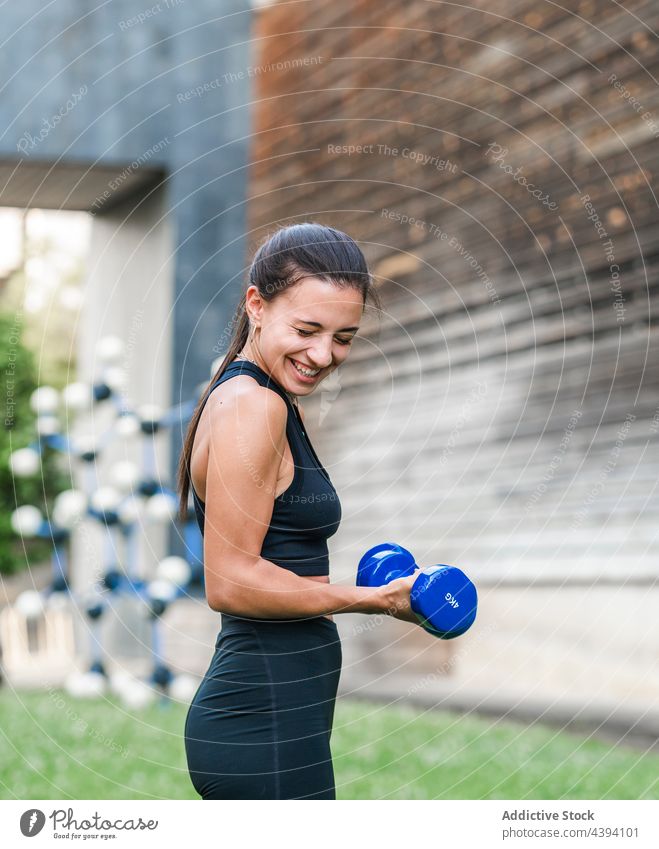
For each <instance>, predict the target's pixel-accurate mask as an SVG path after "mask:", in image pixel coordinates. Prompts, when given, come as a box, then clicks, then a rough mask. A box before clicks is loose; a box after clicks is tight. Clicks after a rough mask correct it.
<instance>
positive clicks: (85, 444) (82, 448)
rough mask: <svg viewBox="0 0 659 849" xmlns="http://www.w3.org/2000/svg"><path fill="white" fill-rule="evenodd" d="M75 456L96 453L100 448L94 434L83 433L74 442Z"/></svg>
mask: <svg viewBox="0 0 659 849" xmlns="http://www.w3.org/2000/svg"><path fill="white" fill-rule="evenodd" d="M72 444H73V451H74V453H75V454H86V453H87V452H94V451H96V450H97V448H98V441H97V439H96V437H95V436H94V434H93V433H81V434H80V435H79V436H76V437H74V439H73V440H72Z"/></svg>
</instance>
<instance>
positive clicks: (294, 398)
mask: <svg viewBox="0 0 659 849" xmlns="http://www.w3.org/2000/svg"><path fill="white" fill-rule="evenodd" d="M236 359H239V360H247V361H248V362H250V363H253V364H254V365H255V366H258V368H260V369H261V371H264V372H265V373H266V374H270V372H269V371H268V369H265V368H263V366H262V365H260V364H259V363H257V362H256V360H254V359H252V357H251V356H248V355H246V354H243V353H242V351H241V352H240V353H239V354H236ZM270 376H271V377H272V375H270ZM282 389H284V387H283V386H282ZM284 392H285V393H286V395H287V396H288V398H289V400H290V402H291V404H293V405H294V406H295V407H297V406H298V399H297V395H294V394H293V393H292V392H289V391H288V389H284Z"/></svg>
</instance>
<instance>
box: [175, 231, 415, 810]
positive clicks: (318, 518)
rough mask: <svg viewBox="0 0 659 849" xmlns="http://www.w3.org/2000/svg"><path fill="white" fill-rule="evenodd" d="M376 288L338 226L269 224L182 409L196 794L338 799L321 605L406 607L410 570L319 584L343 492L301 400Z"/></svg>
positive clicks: (335, 660) (326, 613)
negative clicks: (192, 582)
mask: <svg viewBox="0 0 659 849" xmlns="http://www.w3.org/2000/svg"><path fill="white" fill-rule="evenodd" d="M373 294H374V292H373V289H372V282H371V279H370V275H369V272H368V268H367V265H366V261H365V259H364V256H363V254H362V252H361V250H360V249H359V247H358V246H357V245H356V243H355V242H354V241H353V240H352V239H351V238H350V237H349V236H347V235H346V234H345V233H342V232H340V231H339V230H335V229H333V228H331V227H325V226H322V225H320V224H315V223H304V224H297V225H293V226H290V227H285V228H282V229H280V230H278V231H277V232H276V233H275V234H274V235H273V236H271V237H270V238H269V239H267V240H266V241H265V242H264V243H263V244H262V245H261V247H260V248H259V249H258V251H257V252H256V254H255V256H254V259H253V262H252V266H251V268H250V272H249V286H248V288H247V290H246V292H245V293H244V295H243V298H242V300H241V302H240V304H239V307H238V310H237V313H236V317H235V332H234V336H233V338H232V341H231V344H230V347H229V351H228V353H227V355H226V357H225V358H224V360H223V362H222V365H221V366H220V368H219V369H218V371H217V373H216V374H215V376H214V377H213V379H212V380H211V382H210V384H209V386H208V388H207V389H206V391H205V392H204V393H203V395H202V398H201V399H200V402H199V404H198V406H197V409H196V410H195V413H194V415H193V417H192V420H191V422H190V426H189V429H188V433H187V436H186V439H185V444H184V447H183V451H182V454H181V460H180V465H179V477H178V482H179V492H180V497H181V502H180V510H181V515H182V516H183V515H185V514H186V513H187V504H188V493H189V491H190V488H192V495H193V500H194V505H195V510H196V513H197V519H198V521H199V525H200V528H201V531H202V533H203V534H204V575H205V583H206V598H207V601H208V604H209V605H210V607H211V608H212V609H213V610H216V611H220V612H221V613H222V627H221V630H220V633H219V635H218V638H217V641H216V644H215V654H214V655H213V658H212V661H211V664H210V666H209V668H208V670H207V672H206V675H205V676H204V679H203V681H202V683H201V684H200V686H199V689H198V690H197V692H196V694H195V696H194V698H193V700H192V703H191V705H190V708H189V711H188V715H187V718H186V724H185V748H186V756H187V762H188V769H189V771H190V777H191V780H192V783H193V785H194V787H195V789H196V790H197V792H198V793H199V794H200V796H201V797H202V798H203V799H335V798H336V794H335V784H334V771H333V765H332V757H331V752H330V734H331V730H332V720H333V715H334V703H335V698H336V692H337V687H338V682H339V675H340V671H341V659H342V654H341V642H340V639H339V634H338V629H337V627H336V624H335V622H334V617H333V615H332V614H335V613H352V612H356V613H389V614H391V615H394V616H396V617H397V618H400V619H405V620H407V621H410V622H416V621H417V620H416V618H415V617H414V614H413V613H412V611H411V608H410V600H409V596H410V589H411V586H412V583H413V582H414V576H410V577H408V578H400V579H398V580H396V581H392V582H391V583H389V584H387V585H386V586H384V587H378V588H367V587H356V586H343V585H336V584H330V582H329V561H328V548H327V539H328V537H330V536H331V535H332V534H334V533H336V531H337V530H338V527H339V523H340V520H341V506H340V502H339V498H338V495H337V493H336V490H335V489H334V487H333V485H332V482H331V480H330V477H329V475H328V473H327V471H326V470H325V469H324V467H323V466H322V464H321V462H320V460H319V459H318V457H317V455H316V453H315V451H314V449H313V447H312V446H311V443H310V442H309V438H308V436H307V434H306V431H305V428H304V418H303V414H302V409H301V407H300V406H299V405H298V403H297V399H298V396H305V395H310V394H311V393H312V392H313V391H314V389H316V387H317V386H318V385H319V384H320V383H321V382H322V380H324V379H325V378H326V377H327V376H328V375H329V374H330V373H331V372H332V371H334V369H336V368H338V367H339V366H340V365H341V363H343V362H344V361H345V360H346V358H347V357H348V353H349V351H350V345H351V342H352V340H353V338H354V336H355V334H356V332H357V330H358V329H359V323H360V319H361V317H362V315H363V312H364V308H365V305H366V300H367V298H368V296H369V295H373ZM376 302H377V298H376ZM358 414H359V410H355V415H358Z"/></svg>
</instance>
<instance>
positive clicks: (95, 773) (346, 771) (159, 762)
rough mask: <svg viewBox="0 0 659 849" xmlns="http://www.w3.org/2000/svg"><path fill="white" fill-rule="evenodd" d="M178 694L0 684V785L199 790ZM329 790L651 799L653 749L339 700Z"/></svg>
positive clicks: (53, 791) (139, 793)
mask: <svg viewBox="0 0 659 849" xmlns="http://www.w3.org/2000/svg"><path fill="white" fill-rule="evenodd" d="M186 712H187V706H186V705H181V704H176V703H172V702H169V701H165V702H163V703H162V704H155V705H153V706H151V707H150V708H148V709H147V710H145V711H141V712H134V713H133V712H129V711H126V710H125V709H124V708H123V707H122V706H121V705H120V704H119V703H118V702H116V701H115V700H109V699H95V700H77V699H73V698H71V697H70V696H68V695H67V694H66V693H64V692H62V691H52V693H49V692H48V691H44V692H42V693H35V692H20V693H11V692H10V691H8V690H7V689H6V688H5V689H4V690H0V797H1V798H4V799H14V798H16V799H198V798H199V797H198V796H197V794H196V792H195V790H194V788H193V787H192V784H191V783H190V779H189V776H188V772H187V766H186V761H185V751H184V747H183V736H182V735H183V725H184V722H185V715H186ZM332 752H333V756H334V772H335V777H336V786H337V798H339V799H559V798H566V799H656V798H657V797H658V791H659V784H658V781H659V779H658V776H659V754H655V753H651V752H645V751H643V750H635V749H632V748H627V747H616V746H612V745H610V744H608V743H606V742H602V741H601V740H595V739H587V736H586V735H577V734H573V733H567V732H562V731H557V730H555V729H552V728H547V727H544V726H539V725H534V726H527V725H523V724H521V723H515V722H511V721H508V720H506V721H499V720H490V719H484V718H481V717H477V716H460V715H457V714H451V713H448V712H444V711H436V710H430V711H424V710H421V709H415V708H413V707H408V706H396V707H392V706H385V705H381V704H379V703H375V702H354V701H347V700H339V701H338V702H337V705H336V712H335V716H334V731H333V734H332Z"/></svg>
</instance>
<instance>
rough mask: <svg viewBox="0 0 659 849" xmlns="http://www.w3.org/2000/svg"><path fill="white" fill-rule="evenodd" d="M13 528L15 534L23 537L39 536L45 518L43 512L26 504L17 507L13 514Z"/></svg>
mask: <svg viewBox="0 0 659 849" xmlns="http://www.w3.org/2000/svg"><path fill="white" fill-rule="evenodd" d="M10 521H11V526H12V528H13V529H14V532H15V533H17V534H18V535H19V536H21V537H34V536H36V535H37V533H38V531H39V528H40V527H41V523H42V522H43V516H42V515H41V510H39V508H38V507H35V506H34V505H33V504H24V505H23V506H22V507H17V508H16V510H14V512H13V513H12V514H11V520H10Z"/></svg>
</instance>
